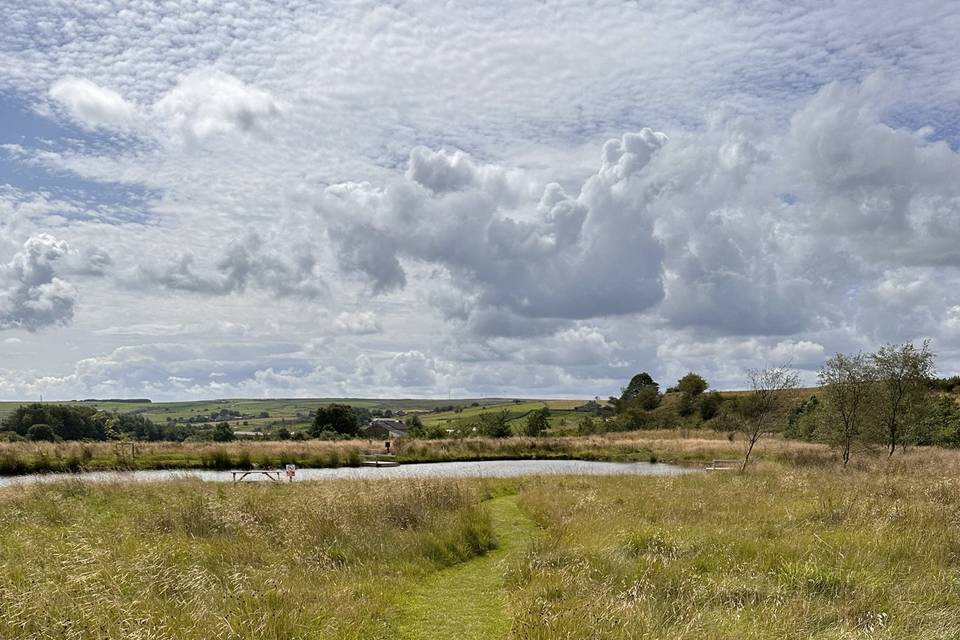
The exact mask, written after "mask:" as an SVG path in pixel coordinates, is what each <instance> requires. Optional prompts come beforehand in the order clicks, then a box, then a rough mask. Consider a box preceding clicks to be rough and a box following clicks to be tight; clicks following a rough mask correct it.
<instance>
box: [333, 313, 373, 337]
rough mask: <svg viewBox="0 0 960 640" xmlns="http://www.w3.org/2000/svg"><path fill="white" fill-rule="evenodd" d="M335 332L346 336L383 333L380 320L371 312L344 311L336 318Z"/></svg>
mask: <svg viewBox="0 0 960 640" xmlns="http://www.w3.org/2000/svg"><path fill="white" fill-rule="evenodd" d="M334 327H335V328H336V330H337V332H339V333H342V334H348V335H355V336H363V335H370V334H374V333H380V332H381V331H383V327H381V326H380V319H379V318H378V317H377V314H375V313H374V312H372V311H355V312H353V313H348V312H346V311H344V312H343V313H341V314H340V315H338V316H337V319H336V321H335V322H334Z"/></svg>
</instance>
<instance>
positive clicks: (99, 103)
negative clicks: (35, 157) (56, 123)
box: [50, 77, 138, 128]
mask: <svg viewBox="0 0 960 640" xmlns="http://www.w3.org/2000/svg"><path fill="white" fill-rule="evenodd" d="M50 97H51V98H53V99H54V100H56V101H57V102H58V103H60V104H61V105H62V106H63V107H65V108H66V110H67V112H68V113H69V114H70V116H71V117H72V118H73V119H74V120H76V121H77V122H79V123H80V124H83V125H85V126H88V127H110V128H126V127H129V126H131V125H133V124H134V123H135V122H136V121H137V119H138V113H137V108H136V106H135V105H133V104H131V103H130V102H127V101H126V100H124V98H123V96H121V95H120V94H119V93H117V92H116V91H113V90H112V89H107V88H105V87H101V86H99V85H97V84H96V83H94V82H91V81H90V80H87V79H85V78H74V77H67V78H62V79H60V80H57V81H56V82H54V83H53V85H51V87H50Z"/></svg>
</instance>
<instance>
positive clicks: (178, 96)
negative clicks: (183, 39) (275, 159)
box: [153, 69, 279, 143]
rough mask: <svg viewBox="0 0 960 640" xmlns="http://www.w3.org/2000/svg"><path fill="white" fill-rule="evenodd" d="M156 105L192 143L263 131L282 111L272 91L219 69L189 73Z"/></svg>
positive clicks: (169, 123) (161, 113) (169, 122)
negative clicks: (230, 133)
mask: <svg viewBox="0 0 960 640" xmlns="http://www.w3.org/2000/svg"><path fill="white" fill-rule="evenodd" d="M153 109H154V112H155V113H156V114H157V116H159V118H160V119H161V120H162V121H163V122H164V123H165V124H166V125H167V126H169V127H170V128H171V129H173V130H174V131H177V132H179V133H180V134H181V135H182V136H183V139H184V140H186V141H187V142H190V143H196V142H200V141H203V140H205V139H207V138H210V137H212V136H215V135H218V134H223V133H229V132H232V131H241V132H263V131H265V123H266V121H268V120H269V119H270V118H271V117H272V116H274V115H276V114H277V113H278V112H279V106H278V104H277V102H276V101H275V100H274V98H273V97H272V96H271V95H270V94H269V93H267V92H266V91H263V90H262V89H258V88H256V87H253V86H250V85H248V84H246V83H244V82H243V81H242V80H240V79H239V78H237V77H235V76H232V75H230V74H228V73H224V72H222V71H219V70H216V69H199V70H196V71H194V72H192V73H190V74H188V75H186V76H185V77H183V78H182V79H181V80H180V82H178V83H177V85H176V86H175V87H174V88H173V89H171V90H170V91H169V92H168V93H167V94H166V95H164V96H163V97H162V98H161V99H160V100H159V101H157V103H156V104H155V105H154V107H153Z"/></svg>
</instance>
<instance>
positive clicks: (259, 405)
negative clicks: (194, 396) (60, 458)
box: [0, 398, 584, 422]
mask: <svg viewBox="0 0 960 640" xmlns="http://www.w3.org/2000/svg"><path fill="white" fill-rule="evenodd" d="M544 402H546V403H547V404H548V405H549V406H550V407H551V408H553V407H556V408H558V409H559V408H566V407H568V406H571V405H572V406H577V405H579V404H582V403H583V402H584V401H583V400H547V401H539V400H538V401H523V403H522V404H521V405H515V404H514V401H513V400H507V399H504V398H476V399H473V398H471V399H462V398H461V399H452V400H451V399H441V400H435V399H428V400H417V399H409V398H407V399H371V398H287V399H265V400H258V399H232V400H198V401H191V402H109V401H96V400H93V401H68V402H51V403H49V404H83V405H89V406H93V407H96V408H98V409H101V410H104V411H113V412H117V413H130V412H135V413H139V414H142V415H144V416H146V417H147V418H150V419H151V420H153V421H155V422H165V421H166V420H167V418H173V419H177V418H181V419H187V418H190V417H191V416H197V415H209V414H211V413H214V412H217V411H221V410H223V409H229V410H231V411H238V412H240V413H242V414H245V415H248V416H256V415H259V414H260V413H262V412H267V413H269V414H270V419H271V420H285V421H287V422H295V421H297V420H298V419H300V418H298V414H299V415H304V414H307V413H309V412H310V411H316V409H317V408H318V407H321V406H325V405H328V404H331V403H341V404H349V405H351V406H354V407H362V408H365V409H371V410H373V409H380V410H386V409H390V410H391V411H394V412H396V411H404V412H408V413H411V412H415V413H427V412H430V411H433V410H434V409H436V408H440V407H446V406H460V407H464V412H465V413H466V412H477V411H478V409H477V408H475V407H471V406H470V405H471V404H473V403H478V404H479V405H480V409H479V411H483V410H485V409H486V408H489V407H504V406H510V407H515V406H527V407H529V406H534V405H535V406H536V407H540V406H543V404H544ZM23 404H29V403H28V402H24V401H15V402H10V401H7V402H0V420H3V419H4V418H5V417H6V416H7V415H9V414H10V413H12V412H13V410H14V409H16V408H17V407H18V406H20V405H23ZM450 415H453V413H452V412H450ZM461 415H462V414H461ZM441 416H442V417H446V416H447V414H446V413H438V414H432V415H430V419H434V418H436V417H441ZM441 419H443V418H441Z"/></svg>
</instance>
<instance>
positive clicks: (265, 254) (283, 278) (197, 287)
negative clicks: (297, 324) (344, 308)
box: [128, 233, 327, 299]
mask: <svg viewBox="0 0 960 640" xmlns="http://www.w3.org/2000/svg"><path fill="white" fill-rule="evenodd" d="M217 251H218V253H219V255H220V257H218V258H217V259H216V261H215V262H214V263H213V265H211V267H209V268H204V267H200V268H198V267H197V257H196V255H195V254H193V253H191V252H184V253H182V254H181V255H180V257H179V258H177V259H176V260H173V261H170V262H166V263H148V264H144V265H140V266H139V267H138V268H137V269H136V272H135V273H134V274H133V276H132V277H131V278H130V279H129V283H128V284H130V285H132V286H143V285H147V286H150V285H157V286H161V287H164V288H166V289H171V290H175V291H188V292H192V293H200V294H207V295H217V296H220V295H229V294H234V293H243V292H244V291H246V290H247V288H248V287H250V286H253V287H256V288H258V289H261V290H264V291H266V292H268V293H270V294H271V295H274V296H276V297H279V298H284V297H297V298H304V299H315V298H319V297H322V296H324V295H326V293H327V286H326V283H325V282H324V281H323V279H322V278H321V277H320V276H319V275H318V274H317V272H316V269H315V267H316V259H315V257H314V256H313V254H312V252H311V251H310V249H309V248H308V247H306V246H305V245H300V246H295V247H292V248H290V249H288V250H285V251H281V250H278V249H275V248H270V247H267V246H265V245H264V243H263V241H262V239H261V238H260V236H259V235H258V234H256V233H250V234H248V235H247V236H246V237H245V238H243V239H240V240H232V241H230V242H229V243H226V244H225V246H223V248H217Z"/></svg>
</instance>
